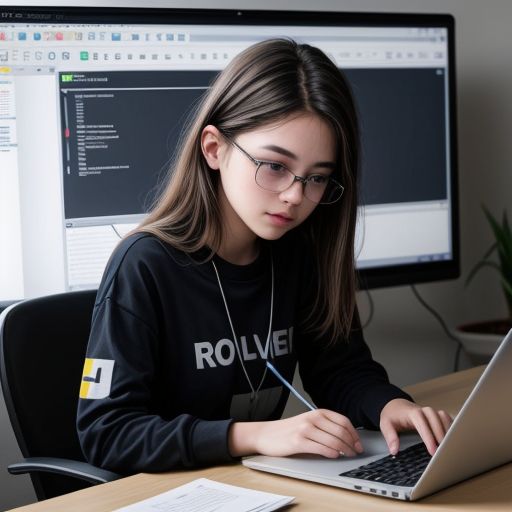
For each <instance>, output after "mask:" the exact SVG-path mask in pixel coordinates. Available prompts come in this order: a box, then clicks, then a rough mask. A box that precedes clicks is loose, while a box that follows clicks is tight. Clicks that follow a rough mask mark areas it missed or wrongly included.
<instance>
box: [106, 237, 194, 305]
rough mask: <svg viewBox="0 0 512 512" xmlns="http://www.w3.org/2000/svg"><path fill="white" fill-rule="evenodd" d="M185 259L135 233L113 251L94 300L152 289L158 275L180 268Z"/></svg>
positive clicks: (179, 253)
mask: <svg viewBox="0 0 512 512" xmlns="http://www.w3.org/2000/svg"><path fill="white" fill-rule="evenodd" d="M187 259H188V257H187V255H186V254H184V253H183V252H181V251H179V250H177V249H175V248H173V247H172V246H170V245H169V244H167V243H165V242H164V241H162V240H160V239H159V238H158V237H156V236H155V235H152V234H149V233H135V234H133V235H130V236H128V237H126V238H125V239H123V240H122V241H121V242H120V243H119V244H118V246H117V247H116V248H115V249H114V251H113V253H112V255H111V257H110V259H109V261H108V263H107V266H106V269H105V272H104V274H103V278H102V282H101V284H100V289H99V292H98V300H99V301H101V300H102V299H104V298H105V297H106V296H110V295H111V294H112V293H113V289H114V288H116V289H119V288H120V287H121V288H123V289H126V288H133V289H139V291H140V289H141V288H148V287H156V286H158V283H159V282H160V281H161V278H162V274H169V273H171V272H172V271H173V269H175V268H176V267H179V266H182V265H184V264H185V262H186V261H187Z"/></svg>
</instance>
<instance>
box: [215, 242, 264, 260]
mask: <svg viewBox="0 0 512 512" xmlns="http://www.w3.org/2000/svg"><path fill="white" fill-rule="evenodd" d="M259 253H260V244H259V239H257V238H256V239H255V240H253V242H252V243H249V244H247V243H239V241H238V240H237V239H235V238H234V237H229V236H228V237H225V240H224V241H223V242H222V243H221V246H220V248H219V250H218V252H217V254H218V255H219V256H220V257H221V258H222V259H223V260H225V261H227V262H229V263H233V264H234V265H249V263H252V262H253V261H255V260H256V258H257V257H258V255H259Z"/></svg>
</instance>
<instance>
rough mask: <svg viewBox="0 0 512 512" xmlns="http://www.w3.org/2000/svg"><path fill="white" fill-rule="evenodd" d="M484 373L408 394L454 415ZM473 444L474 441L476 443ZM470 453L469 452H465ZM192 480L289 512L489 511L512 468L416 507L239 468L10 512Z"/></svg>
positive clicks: (129, 483) (96, 511) (133, 495)
mask: <svg viewBox="0 0 512 512" xmlns="http://www.w3.org/2000/svg"><path fill="white" fill-rule="evenodd" d="M482 371H483V367H478V368H471V369H469V370H464V371H461V372H457V373H453V374H450V375H446V376H444V377H439V378H436V379H432V380H429V381H425V382H422V383H419V384H415V385H413V386H408V387H407V388H406V391H407V392H408V393H410V394H411V395H412V396H413V397H414V399H415V401H416V402H417V403H419V404H428V405H431V406H432V407H435V408H437V409H445V410H446V411H447V412H449V413H450V414H452V415H455V414H456V413H457V411H458V410H459V408H460V407H461V406H462V403H463V402H464V400H465V398H466V397H467V396H468V395H469V392H470V391H471V389H472V388H473V385H474V384H475V383H476V381H477V380H478V378H479V377H480V375H481V373H482ZM475 442H478V440H475ZM469 449H471V447H469ZM196 478H209V479H211V480H216V481H218V482H223V483H226V484H231V485H238V486H241V487H247V488H250V489H256V490H259V491H266V492H271V493H275V494H284V495H288V496H295V501H294V502H293V503H294V504H293V505H292V506H291V507H290V510H297V511H311V512H312V511H320V510H321V511H333V512H334V511H337V512H339V511H340V510H350V511H351V512H362V511H364V512H380V511H387V512H397V511H398V512H399V511H404V512H405V511H407V512H409V511H411V510H415V509H416V508H417V509H418V510H419V511H420V510H421V512H430V511H443V512H448V511H460V512H467V511H472V512H479V511H481V512H484V511H485V512H489V511H498V510H503V511H505V510H506V511H511V510H512V485H511V482H512V463H510V464H506V465H504V466H501V467H499V468H496V469H494V470H492V471H489V472H487V473H484V474H482V475H479V476H477V477H474V478H471V479H470V480H466V481H464V482H461V483H459V484H457V485H454V486H452V487H449V488H447V489H444V490H443V491H440V492H438V493H436V494H433V495H431V496H428V497H426V498H424V499H422V500H420V501H417V502H399V501H396V500H390V499H387V498H381V497H376V496H371V495H364V494H360V493H357V492H353V491H348V490H343V489H338V488H336V487H329V486H325V485H321V484H315V483H310V482H305V481H303V480H296V479H293V478H287V477H284V476H279V475H273V474H269V473H263V472H260V471H254V470H251V469H248V468H245V467H244V466H242V465H241V464H232V465H227V466H217V467H213V468H208V469H199V470H189V471H173V472H169V473H158V474H149V473H140V474H138V475H134V476H130V477H127V478H123V479H121V480H117V481H115V482H110V483H107V484H103V485H98V486H95V487H90V488H88V489H84V490H82V491H77V492H74V493H71V494H67V495H65V496H60V497H58V498H53V499H51V500H46V501H42V502H39V503H34V504H32V505H27V506H25V507H20V508H17V509H15V510H16V512H50V511H51V512H69V511H70V510H72V511H73V512H91V511H92V512H107V511H111V510H113V509H116V508H120V507H123V506H126V505H129V504H131V503H135V502H137V501H141V500H143V499H146V498H149V497H151V496H154V495H156V494H160V493H162V492H165V491H167V490H169V489H172V488H174V487H177V486H179V485H183V484H185V483H188V482H190V481H192V480H195V479H196Z"/></svg>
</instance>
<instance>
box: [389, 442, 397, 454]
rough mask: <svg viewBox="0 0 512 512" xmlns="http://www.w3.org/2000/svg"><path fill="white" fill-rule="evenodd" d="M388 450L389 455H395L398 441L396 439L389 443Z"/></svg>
mask: <svg viewBox="0 0 512 512" xmlns="http://www.w3.org/2000/svg"><path fill="white" fill-rule="evenodd" d="M389 451H390V452H391V455H396V454H397V453H398V443H397V442H396V441H393V442H392V443H391V445H390V446H389Z"/></svg>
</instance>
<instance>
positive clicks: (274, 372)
mask: <svg viewBox="0 0 512 512" xmlns="http://www.w3.org/2000/svg"><path fill="white" fill-rule="evenodd" d="M267 368H268V369H269V370H270V371H271V372H272V373H273V374H274V375H275V376H276V377H277V378H278V379H279V380H280V381H281V382H282V383H283V384H284V385H285V386H286V387H287V388H288V389H289V390H290V392H291V393H293V394H294V395H295V396H296V397H297V398H298V399H299V400H300V401H301V402H302V403H304V404H305V405H306V406H307V407H308V409H310V410H312V411H314V410H315V409H316V407H315V406H314V405H311V404H310V403H309V402H308V401H307V400H306V399H305V398H304V397H303V396H302V395H301V394H300V393H299V392H298V391H297V390H296V389H295V388H294V387H293V386H292V385H291V384H290V383H289V382H288V381H287V380H286V379H285V378H284V377H283V376H282V375H281V374H280V373H279V372H278V371H277V370H276V369H275V368H274V366H273V365H272V364H271V363H270V362H269V361H267Z"/></svg>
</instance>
